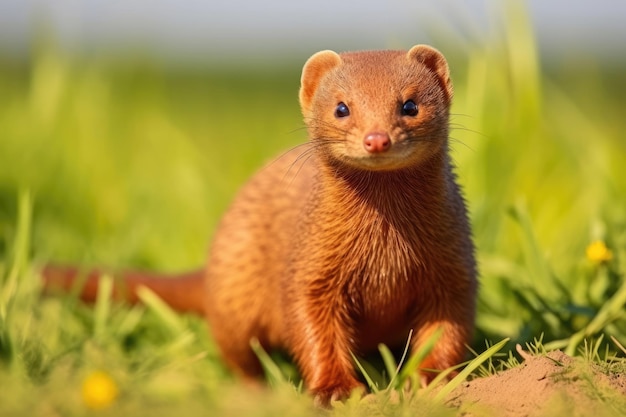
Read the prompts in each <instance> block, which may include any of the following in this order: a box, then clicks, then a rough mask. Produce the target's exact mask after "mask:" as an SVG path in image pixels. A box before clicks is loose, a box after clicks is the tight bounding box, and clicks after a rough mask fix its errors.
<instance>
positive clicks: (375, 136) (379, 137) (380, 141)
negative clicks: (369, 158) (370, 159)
mask: <svg viewBox="0 0 626 417" xmlns="http://www.w3.org/2000/svg"><path fill="white" fill-rule="evenodd" d="M363 147H364V148H365V150H366V151H367V152H369V153H381V152H385V151H387V149H389V148H390V147H391V139H389V135H388V134H386V133H380V132H372V133H369V134H368V135H367V136H365V139H363Z"/></svg>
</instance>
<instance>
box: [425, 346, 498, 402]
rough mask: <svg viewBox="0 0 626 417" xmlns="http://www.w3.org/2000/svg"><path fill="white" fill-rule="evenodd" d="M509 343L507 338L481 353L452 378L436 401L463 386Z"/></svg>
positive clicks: (437, 395)
mask: <svg viewBox="0 0 626 417" xmlns="http://www.w3.org/2000/svg"><path fill="white" fill-rule="evenodd" d="M508 341H509V338H506V339H504V340H501V341H500V342H498V343H496V344H495V345H493V346H492V347H490V348H489V349H487V350H486V351H484V352H483V353H481V354H480V355H478V356H477V357H476V358H475V359H473V360H472V361H471V362H470V363H469V364H467V366H466V367H465V369H463V370H462V371H461V372H459V373H458V375H457V376H455V377H454V378H452V380H451V381H450V382H448V383H447V384H446V385H445V386H444V387H443V388H442V389H441V390H440V391H439V392H438V393H437V394H436V395H435V401H443V399H444V398H446V397H447V396H448V395H449V394H450V393H451V392H452V391H454V389H455V388H456V387H458V386H459V385H461V383H462V382H463V381H465V379H467V377H468V376H469V375H470V374H471V373H472V372H473V371H474V370H475V369H476V368H478V367H479V366H480V365H481V364H482V363H483V362H485V361H486V360H487V359H489V358H491V357H492V356H493V355H495V354H496V353H498V351H499V350H500V349H502V348H503V347H504V345H506V344H507V343H508Z"/></svg>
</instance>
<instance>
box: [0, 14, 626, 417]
mask: <svg viewBox="0 0 626 417" xmlns="http://www.w3.org/2000/svg"><path fill="white" fill-rule="evenodd" d="M509 22H510V24H508V25H507V28H508V29H507V31H506V32H505V33H504V34H502V36H494V39H493V41H492V42H491V43H488V44H487V45H483V46H478V45H470V46H469V47H468V49H467V51H468V54H467V56H457V55H453V56H451V57H450V61H451V63H452V64H453V65H452V73H453V80H454V82H455V92H456V93H455V94H456V98H455V103H454V107H453V110H452V112H453V117H452V123H453V127H454V129H453V131H452V137H453V142H452V146H453V153H454V159H455V161H456V162H457V165H458V174H459V177H460V181H461V183H462V184H463V186H464V189H465V192H466V197H467V201H468V204H469V207H470V210H471V217H472V223H473V228H474V234H475V240H476V243H477V247H478V258H479V262H480V270H481V288H480V298H479V304H478V320H477V335H476V338H475V342H474V344H473V346H472V348H473V349H474V350H475V351H476V352H477V353H481V352H484V351H485V348H484V346H485V340H488V341H491V342H492V343H497V342H500V341H502V340H504V339H505V338H510V340H511V342H510V344H509V345H508V346H509V347H511V346H512V343H517V342H522V343H524V342H531V341H533V340H534V339H535V338H542V339H541V340H542V342H543V345H544V346H545V347H546V348H547V349H553V348H562V349H566V350H567V351H568V352H569V353H572V354H574V353H581V352H582V353H585V352H586V355H588V356H589V355H590V356H591V357H592V358H593V359H594V360H596V361H598V362H606V361H605V359H606V358H609V357H610V356H611V355H612V354H613V353H617V354H620V355H622V356H623V355H624V352H623V351H622V350H621V349H620V348H619V346H618V344H616V343H614V342H612V341H611V339H610V337H614V338H615V340H616V341H618V342H620V343H621V344H626V309H624V304H625V302H626V283H625V282H626V281H625V280H624V270H625V262H626V141H625V140H624V136H623V132H624V131H626V122H625V121H624V119H623V114H622V113H623V92H624V91H626V79H625V78H624V77H623V75H621V74H623V73H624V72H623V70H615V71H613V70H611V69H610V68H603V67H602V65H601V64H599V63H587V64H585V62H587V61H585V60H584V59H582V58H581V59H580V60H578V61H572V62H564V63H560V64H559V63H556V64H553V65H552V66H551V67H550V68H546V67H541V66H540V63H539V61H538V58H537V53H536V46H535V44H534V41H533V38H532V35H531V33H530V30H529V26H528V24H527V23H526V22H525V21H524V20H523V19H519V20H518V19H514V18H509ZM407 46H408V45H407ZM437 46H438V47H440V48H441V49H442V50H443V51H444V52H447V51H446V45H445V44H444V45H437ZM449 49H450V51H454V50H456V49H455V48H453V47H452V46H451V47H450V48H449ZM304 58H305V57H303V59H304ZM298 79H299V69H298V68H295V67H294V66H292V65H285V68H284V70H280V71H277V72H273V73H272V72H252V71H251V72H245V71H243V70H240V71H235V72H228V71H208V70H205V71H200V70H188V71H183V70H179V71H166V70H164V69H162V68H160V67H159V66H158V65H155V64H151V63H150V62H131V61H121V62H120V61H115V60H112V59H107V58H106V57H99V58H92V59H78V58H75V57H71V56H67V55H65V54H64V53H62V52H59V51H58V50H56V49H55V48H54V47H49V46H48V47H41V48H39V50H38V51H37V53H36V54H35V55H34V57H33V60H32V62H30V63H28V64H27V65H26V64H25V65H17V64H14V63H11V62H9V61H6V60H5V61H0V94H1V96H2V101H1V103H0V279H1V281H0V386H2V387H3V390H2V393H0V414H2V415H26V414H28V415H50V414H52V415H57V414H61V415H82V414H88V413H89V410H87V409H86V408H85V405H84V404H83V402H82V399H81V384H82V381H83V380H84V378H85V377H86V376H87V375H89V374H91V373H92V372H94V371H97V370H102V369H103V370H106V371H107V372H108V373H109V374H110V375H111V376H112V378H113V379H114V380H115V382H116V384H117V385H118V387H119V391H120V395H119V397H118V399H117V400H116V401H115V403H114V404H113V405H112V406H111V408H109V409H105V410H102V411H100V413H101V414H102V415H109V414H110V415H139V414H146V415H159V414H163V415H165V414H172V413H173V412H178V411H179V410H185V414H186V415H201V414H215V415H241V414H243V415H257V416H260V415H276V414H279V413H283V414H286V415H308V414H316V412H315V411H312V410H311V409H310V401H309V399H308V398H307V397H306V396H304V395H302V394H300V388H299V387H297V386H294V385H293V384H291V383H288V382H285V381H284V380H283V379H281V378H280V377H278V376H276V374H277V373H276V370H274V372H273V373H274V374H275V378H273V379H272V380H273V381H275V383H274V384H273V388H272V389H271V391H269V392H266V391H256V390H249V388H246V387H243V386H242V385H241V384H240V383H239V382H238V381H236V380H234V379H233V377H232V376H231V375H230V374H229V373H228V371H227V370H226V369H225V368H224V366H223V365H222V364H221V362H220V360H219V357H218V355H217V352H216V348H215V345H214V344H213V342H212V340H211V335H210V330H209V329H207V328H206V326H205V325H204V323H203V322H202V320H200V319H199V318H196V317H188V316H178V315H175V314H172V312H171V311H169V310H168V308H167V307H166V306H163V305H162V304H161V303H160V302H159V300H158V299H155V298H154V297H153V296H151V294H149V293H146V294H143V299H144V301H145V303H146V307H127V306H120V305H117V304H115V303H111V301H110V299H109V298H108V297H107V295H106V293H105V292H103V293H102V294H101V297H99V298H98V301H97V303H96V305H95V306H94V307H93V308H92V307H88V306H84V305H82V304H81V303H79V302H77V301H76V300H75V299H73V298H72V297H66V298H44V299H42V298H40V296H39V292H38V291H39V288H38V279H37V278H38V277H37V267H38V266H40V265H41V264H42V263H43V262H46V261H48V260H55V261H60V262H73V263H80V264H86V265H91V264H93V265H96V264H98V265H113V266H122V267H134V268H146V269H154V270H161V271H178V270H184V269H187V268H193V267H196V266H198V265H201V264H202V263H203V262H204V259H205V255H206V250H207V248H208V246H209V243H210V238H211V234H212V230H213V228H214V226H215V224H216V222H217V221H218V220H219V217H220V214H221V213H223V211H224V210H225V209H226V207H227V205H228V202H229V201H230V199H231V198H232V197H233V195H234V193H235V192H236V190H237V188H238V187H239V186H240V185H241V184H242V183H243V182H244V181H245V179H246V178H247V177H248V176H249V175H251V174H252V173H253V172H254V170H255V169H257V168H258V167H260V165H262V164H263V163H264V162H265V161H267V160H268V159H270V158H271V157H272V156H274V155H276V154H278V153H279V152H281V151H282V150H284V149H286V148H288V147H291V146H294V145H296V144H298V143H301V142H303V141H304V140H306V136H305V131H304V130H302V129H301V128H302V126H303V124H302V121H301V118H300V114H299V109H298V106H297V88H298ZM595 240H601V241H603V242H605V243H606V245H607V246H608V248H609V249H610V250H611V252H612V258H611V259H610V260H608V261H607V262H603V263H593V262H591V261H590V260H588V259H586V257H585V249H586V247H587V246H588V245H589V244H590V243H591V242H592V241H595ZM105 282H106V281H105ZM588 340H595V341H599V343H598V346H597V347H595V348H594V349H592V352H591V353H589V348H588V346H589V345H588V344H587V343H590V342H588ZM593 346H595V345H593ZM598 351H600V352H605V353H606V354H605V355H599V354H598V353H597V352H598ZM594 352H595V353H594ZM492 354H493V351H491V350H490V351H489V355H488V356H492ZM603 358H604V359H603ZM383 360H384V361H385V362H386V364H387V375H392V373H391V370H392V369H393V366H392V362H390V361H389V358H388V357H387V358H385V354H384V353H383ZM475 365H476V366H478V365H479V363H478V362H475ZM279 366H283V367H284V366H285V365H284V364H282V363H280V361H279ZM607 366H609V365H607ZM481 369H482V372H487V373H489V372H493V371H494V370H495V367H494V366H493V365H483V367H482V368H481ZM479 373H480V372H479ZM278 375H280V374H278ZM379 388H381V389H380V392H379V393H377V394H376V396H375V397H374V399H373V400H372V401H366V402H360V401H358V399H357V398H353V399H351V400H349V401H347V402H346V403H345V404H344V405H340V406H338V408H337V409H336V410H335V411H334V412H333V413H332V414H336V415H363V414H364V413H367V414H372V415H415V414H417V413H420V415H437V413H440V414H441V415H450V414H453V413H451V412H450V411H449V410H446V409H444V408H442V407H441V406H440V405H439V404H438V403H437V402H433V401H432V400H427V399H426V398H425V397H424V396H421V395H417V396H408V397H406V398H405V399H404V401H402V402H400V403H398V402H396V401H392V400H391V399H390V398H391V394H390V391H389V390H385V389H384V388H385V385H382V386H379Z"/></svg>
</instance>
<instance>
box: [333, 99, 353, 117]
mask: <svg viewBox="0 0 626 417" xmlns="http://www.w3.org/2000/svg"><path fill="white" fill-rule="evenodd" d="M347 116H350V109H349V108H348V106H346V103H344V102H343V101H342V102H341V103H339V104H337V107H336V108H335V117H347Z"/></svg>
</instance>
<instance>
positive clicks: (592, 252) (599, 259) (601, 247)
mask: <svg viewBox="0 0 626 417" xmlns="http://www.w3.org/2000/svg"><path fill="white" fill-rule="evenodd" d="M586 253H587V259H589V260H590V261H591V262H593V263H594V264H601V263H603V262H608V261H610V260H611V259H612V258H613V253H612V252H611V250H610V249H609V248H607V247H606V245H605V244H604V242H603V241H601V240H596V241H594V242H591V243H590V244H589V246H587V251H586Z"/></svg>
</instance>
